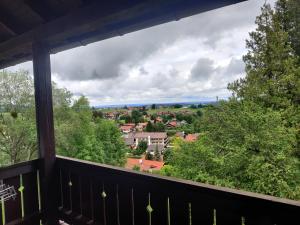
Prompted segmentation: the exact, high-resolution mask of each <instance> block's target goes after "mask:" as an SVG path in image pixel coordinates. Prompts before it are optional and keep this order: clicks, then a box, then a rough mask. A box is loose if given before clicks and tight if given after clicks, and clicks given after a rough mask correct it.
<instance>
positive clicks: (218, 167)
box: [162, 0, 300, 199]
mask: <svg viewBox="0 0 300 225" xmlns="http://www.w3.org/2000/svg"><path fill="white" fill-rule="evenodd" d="M289 2H295V1H294V0H290V1H289ZM289 2H287V1H284V0H279V1H278V2H277V3H276V7H275V10H273V9H272V8H271V7H270V5H267V4H265V5H264V6H263V8H262V14H261V15H260V16H258V17H257V19H256V24H257V29H256V30H255V31H254V32H251V33H250V39H249V40H247V43H246V46H247V48H248V53H247V54H246V55H245V56H244V62H245V65H246V76H245V78H242V79H240V80H238V81H236V82H234V83H232V84H230V85H229V89H230V90H231V91H233V97H232V98H231V99H229V101H227V102H224V101H219V102H218V104H216V105H212V106H209V107H205V108H204V109H203V115H202V116H201V117H200V118H197V121H196V123H194V129H197V130H199V131H201V138H200V139H199V140H197V141H196V142H194V143H184V142H178V143H177V144H173V145H174V148H173V151H172V154H171V156H170V158H171V159H169V160H168V162H169V165H168V167H167V168H166V169H163V170H162V173H166V174H167V175H172V176H178V177H182V178H186V179H192V180H195V181H200V182H205V183H206V182H207V183H211V184H216V185H222V186H227V187H234V188H239V189H244V190H249V191H253V192H259V193H264V194H269V195H275V196H279V197H285V198H292V199H300V188H299V187H300V169H299V168H300V167H299V156H298V158H297V157H295V152H297V150H298V151H299V146H300V145H299V131H300V129H299V128H300V126H299V121H300V117H299V115H300V111H299V99H300V98H299V95H300V88H299V87H300V86H299V85H300V80H299V78H300V74H299V72H300V68H299V58H298V55H297V49H296V47H295V45H294V44H293V43H292V42H293V41H291V40H292V39H293V38H296V41H298V43H299V37H300V36H299V35H298V36H297V35H296V36H293V35H294V33H293V32H294V31H295V30H297V25H295V24H296V22H295V21H296V20H295V19H293V18H295V17H291V16H290V15H291V14H290V11H289V10H291V9H289V6H288V5H287V7H286V5H285V3H288V4H289ZM297 17H298V16H297ZM290 26H292V28H291V27H290ZM294 40H295V39H294ZM195 125H196V126H195ZM299 155H300V154H299Z"/></svg>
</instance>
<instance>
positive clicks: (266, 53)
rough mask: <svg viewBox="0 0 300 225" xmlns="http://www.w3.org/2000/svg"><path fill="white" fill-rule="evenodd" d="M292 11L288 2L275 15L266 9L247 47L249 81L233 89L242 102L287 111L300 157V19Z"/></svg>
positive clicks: (236, 85) (288, 124) (245, 79)
mask: <svg viewBox="0 0 300 225" xmlns="http://www.w3.org/2000/svg"><path fill="white" fill-rule="evenodd" d="M291 2H293V1H291ZM288 9H289V7H288V6H287V1H285V0H279V1H278V2H277V3H276V7H275V11H274V10H272V9H271V7H270V5H267V4H265V5H264V7H263V8H262V14H261V15H260V16H258V17H257V20H256V24H257V29H256V30H255V31H254V32H251V33H250V40H248V41H247V43H246V46H247V48H248V50H249V51H248V53H247V54H246V55H245V56H244V62H245V64H246V77H245V78H242V79H240V80H238V81H235V82H234V83H232V84H230V85H229V89H230V90H232V91H233V93H234V95H235V96H236V97H238V98H239V99H242V100H250V101H254V102H256V103H257V104H260V105H262V106H264V107H271V108H272V109H274V110H277V111H283V112H284V114H285V116H284V120H285V121H286V122H285V124H286V126H287V127H294V128H295V129H297V130H298V134H297V135H298V143H297V148H296V149H295V154H298V156H300V150H299V149H300V63H299V62H300V61H299V56H298V55H297V54H296V51H297V49H296V48H297V47H295V46H294V47H293V46H292V44H293V43H294V42H297V43H299V42H300V36H293V34H294V33H293V32H294V31H295V30H297V26H299V25H298V24H297V21H298V19H299V15H298V16H290V15H291V13H290V12H289V10H288ZM290 10H291V11H293V10H294V9H290ZM295 10H299V5H298V6H297V7H295ZM292 40H293V41H292ZM293 48H294V49H293Z"/></svg>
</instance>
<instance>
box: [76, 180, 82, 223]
mask: <svg viewBox="0 0 300 225" xmlns="http://www.w3.org/2000/svg"><path fill="white" fill-rule="evenodd" d="M78 184H79V210H80V214H79V215H78V216H77V217H76V219H81V218H82V180H81V176H78Z"/></svg>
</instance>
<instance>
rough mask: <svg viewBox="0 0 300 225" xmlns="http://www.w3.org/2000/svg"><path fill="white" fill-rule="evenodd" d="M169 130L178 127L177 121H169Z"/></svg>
mask: <svg viewBox="0 0 300 225" xmlns="http://www.w3.org/2000/svg"><path fill="white" fill-rule="evenodd" d="M166 126H167V128H176V127H177V126H178V123H177V121H175V120H172V121H169V122H168V123H167V124H166Z"/></svg>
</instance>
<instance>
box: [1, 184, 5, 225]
mask: <svg viewBox="0 0 300 225" xmlns="http://www.w3.org/2000/svg"><path fill="white" fill-rule="evenodd" d="M0 185H3V180H0ZM0 200H1V217H2V225H5V222H6V218H5V203H4V197H3V196H2V197H1V199H0Z"/></svg>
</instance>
